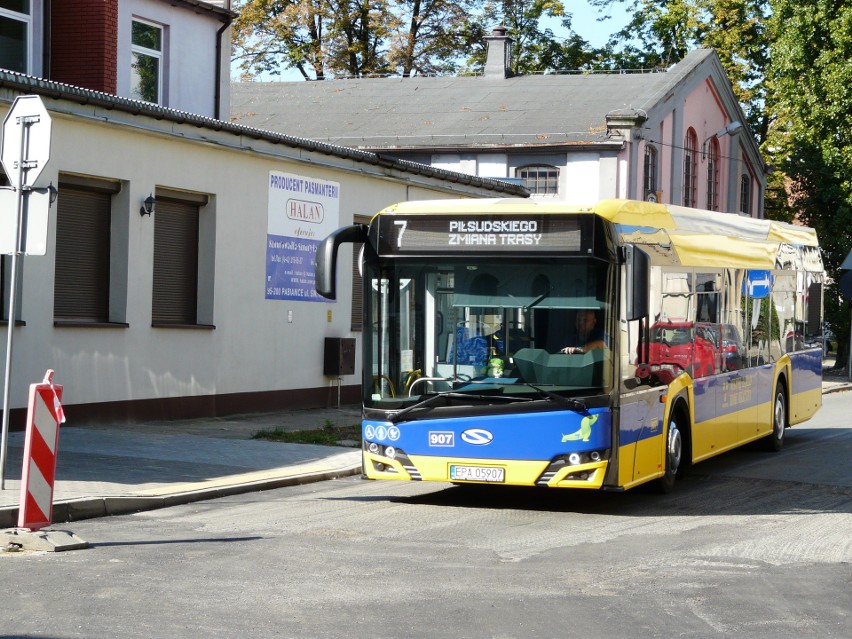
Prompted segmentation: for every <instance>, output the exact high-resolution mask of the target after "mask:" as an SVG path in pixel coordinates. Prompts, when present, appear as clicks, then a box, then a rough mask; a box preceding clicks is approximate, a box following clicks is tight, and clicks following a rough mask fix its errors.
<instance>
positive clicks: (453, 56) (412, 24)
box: [388, 0, 481, 77]
mask: <svg viewBox="0 0 852 639" xmlns="http://www.w3.org/2000/svg"><path fill="white" fill-rule="evenodd" d="M478 6H479V2H478V0H461V1H459V2H454V1H453V0H397V2H396V5H395V13H396V16H397V22H396V28H395V29H394V34H393V35H392V36H391V42H390V50H389V53H388V62H389V64H390V66H391V67H392V68H393V69H394V70H395V71H397V72H399V73H401V74H402V75H403V76H405V77H407V76H410V75H414V74H421V75H427V74H436V73H453V72H455V71H457V70H458V68H459V64H460V62H459V56H460V54H461V53H462V52H464V51H468V50H470V47H471V46H472V44H473V42H474V38H476V37H477V36H481V34H480V33H479V32H478V31H476V30H472V29H471V22H470V16H471V15H473V14H474V13H475V11H476V10H477V7H478Z"/></svg>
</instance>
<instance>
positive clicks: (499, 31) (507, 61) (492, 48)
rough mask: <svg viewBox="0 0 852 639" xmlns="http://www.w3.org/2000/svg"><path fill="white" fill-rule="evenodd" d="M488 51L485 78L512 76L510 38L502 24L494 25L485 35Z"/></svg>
mask: <svg viewBox="0 0 852 639" xmlns="http://www.w3.org/2000/svg"><path fill="white" fill-rule="evenodd" d="M485 43H486V46H487V47H488V53H487V54H486V56H485V73H484V76H485V77H486V78H508V77H511V76H512V38H510V37H509V36H507V35H506V27H504V26H503V25H502V24H501V25H500V26H497V27H494V29H493V30H492V31H491V35H490V36H486V37H485Z"/></svg>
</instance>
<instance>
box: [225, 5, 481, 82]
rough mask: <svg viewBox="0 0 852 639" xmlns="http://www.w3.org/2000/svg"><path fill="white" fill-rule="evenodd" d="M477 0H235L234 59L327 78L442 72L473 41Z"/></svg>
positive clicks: (261, 69)
mask: <svg viewBox="0 0 852 639" xmlns="http://www.w3.org/2000/svg"><path fill="white" fill-rule="evenodd" d="M474 2H476V0H461V1H460V2H452V1H450V0H372V1H368V0H238V1H237V2H236V3H235V5H234V9H235V10H236V11H238V12H239V17H238V18H237V19H236V20H235V21H234V26H233V46H234V53H235V55H234V59H235V60H237V61H239V65H240V68H241V70H242V72H243V77H245V78H251V77H254V76H256V75H260V74H264V75H280V74H281V73H282V72H283V71H285V70H286V69H289V68H295V69H297V70H298V71H299V72H300V73H301V74H302V77H304V78H305V79H306V80H313V79H315V80H322V79H324V78H325V77H327V76H336V77H341V76H354V77H363V76H368V75H374V74H391V73H398V74H402V75H406V76H407V75H411V74H412V73H443V72H453V71H455V70H456V69H457V67H458V57H459V52H460V51H464V50H465V48H466V47H469V45H470V37H471V36H472V35H478V34H475V33H471V32H470V25H469V23H470V18H469V16H470V11H471V9H472V7H473V6H474V5H473V3H474Z"/></svg>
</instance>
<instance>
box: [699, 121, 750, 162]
mask: <svg viewBox="0 0 852 639" xmlns="http://www.w3.org/2000/svg"><path fill="white" fill-rule="evenodd" d="M741 128H743V123H742V122H740V121H739V120H734V121H733V122H731V123H730V124H729V125H728V126H726V127H725V128H724V129H720V130H718V131H716V133H714V134H713V135H711V136H708V137H707V139H706V140H704V142H703V143H702V144H701V161H702V162H703V161H704V159H705V158H706V156H707V143H708V142H709V141H710V140H712V139H713V138H721V137H722V136H723V135H732V134H734V133H736V132H737V131H739V130H740V129H741Z"/></svg>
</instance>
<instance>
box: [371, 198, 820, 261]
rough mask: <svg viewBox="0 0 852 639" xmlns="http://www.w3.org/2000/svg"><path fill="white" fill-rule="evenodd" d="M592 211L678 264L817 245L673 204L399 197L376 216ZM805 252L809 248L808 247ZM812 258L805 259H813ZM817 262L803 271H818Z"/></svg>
mask: <svg viewBox="0 0 852 639" xmlns="http://www.w3.org/2000/svg"><path fill="white" fill-rule="evenodd" d="M560 213H562V214H565V213H579V214H589V215H591V214H595V215H598V216H600V217H602V218H604V219H605V220H607V221H609V222H611V223H612V224H614V225H615V228H616V230H617V232H618V233H619V235H620V236H621V238H622V240H623V241H625V242H634V243H637V244H646V245H652V246H654V245H656V246H660V247H662V246H673V247H674V249H675V250H676V252H677V261H678V262H679V263H680V264H682V265H684V266H708V267H730V266H736V267H740V268H749V269H771V268H774V267H775V265H776V260H777V258H778V256H779V251H781V250H782V248H781V245H790V246H795V247H813V248H814V249H816V247H818V246H819V244H818V241H817V235H816V231H814V229H812V228H810V227H806V226H797V225H794V224H787V223H785V222H777V221H774V220H761V219H755V218H752V217H746V216H743V215H736V214H733V213H720V212H718V211H705V210H701V209H692V208H687V207H684V206H676V205H673V204H657V203H653V202H642V201H638V200H624V199H607V200H601V201H600V202H598V203H597V204H595V205H593V206H580V205H571V204H555V203H554V204H550V203H542V202H537V201H534V200H528V199H520V198H485V199H477V198H471V199H464V200H461V199H447V200H420V201H412V202H400V203H398V204H394V205H392V206H389V207H387V208H386V209H384V210H382V211H380V212H379V215H477V214H481V215H489V214H520V215H542V214H544V215H553V214H560ZM808 252H809V253H812V252H815V251H808ZM813 259H814V258H811V261H813ZM818 261H819V262H820V263H819V264H818V265H817V264H813V268H808V269H807V270H822V264H821V260H818Z"/></svg>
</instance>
